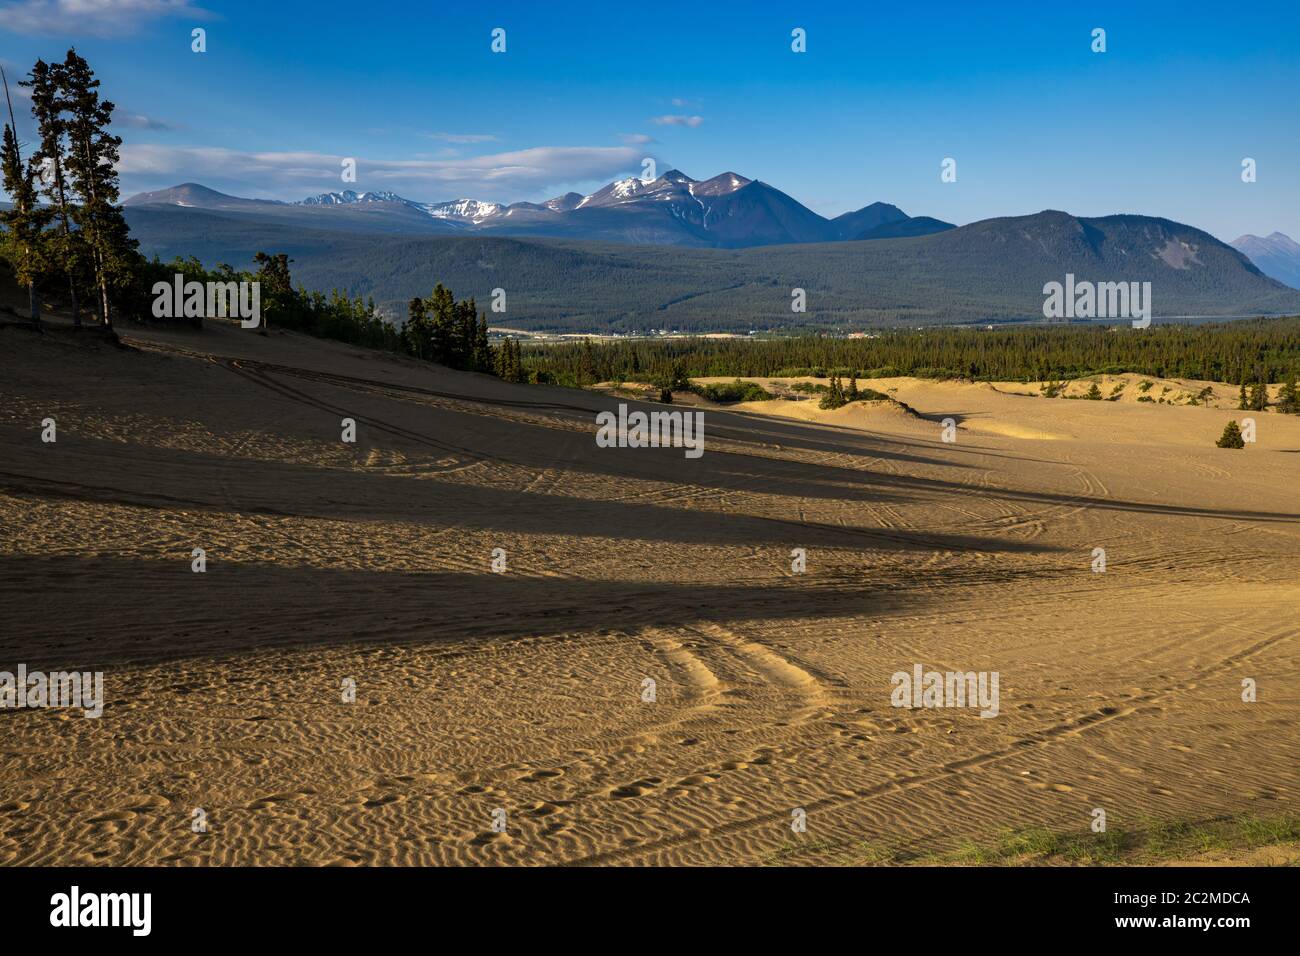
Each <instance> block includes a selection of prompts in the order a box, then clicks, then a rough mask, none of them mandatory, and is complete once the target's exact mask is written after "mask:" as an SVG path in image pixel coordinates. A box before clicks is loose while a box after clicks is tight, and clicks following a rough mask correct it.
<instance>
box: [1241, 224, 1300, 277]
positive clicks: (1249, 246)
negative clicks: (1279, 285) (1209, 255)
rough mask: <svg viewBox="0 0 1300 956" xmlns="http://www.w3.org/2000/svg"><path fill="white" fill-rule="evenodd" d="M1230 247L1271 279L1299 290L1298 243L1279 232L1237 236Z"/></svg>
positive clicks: (1299, 252) (1299, 245)
mask: <svg viewBox="0 0 1300 956" xmlns="http://www.w3.org/2000/svg"><path fill="white" fill-rule="evenodd" d="M1231 245H1232V247H1233V248H1234V249H1236V250H1237V251H1238V252H1241V253H1244V254H1245V255H1246V256H1247V257H1248V258H1249V259H1250V261H1251V262H1253V263H1255V265H1257V266H1258V267H1259V271H1260V272H1262V273H1264V275H1266V276H1268V277H1269V278H1271V279H1276V280H1277V281H1278V282H1284V283H1286V284H1287V285H1289V286H1290V287H1291V288H1293V289H1300V242H1296V241H1295V240H1294V239H1292V238H1291V237H1290V236H1288V235H1286V234H1285V233H1281V232H1274V233H1271V234H1270V235H1267V236H1264V237H1263V238H1261V237H1259V236H1251V235H1245V236H1238V237H1237V238H1236V239H1234V240H1232V242H1231Z"/></svg>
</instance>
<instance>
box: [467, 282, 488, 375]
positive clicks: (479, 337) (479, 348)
mask: <svg viewBox="0 0 1300 956" xmlns="http://www.w3.org/2000/svg"><path fill="white" fill-rule="evenodd" d="M470 301H471V302H473V301H474V300H473V299H471V300H470ZM474 369H475V371H478V372H488V373H489V374H490V373H491V372H492V346H491V345H490V344H489V343H488V325H487V313H486V312H480V313H479V315H478V326H477V328H476V329H475V330H474Z"/></svg>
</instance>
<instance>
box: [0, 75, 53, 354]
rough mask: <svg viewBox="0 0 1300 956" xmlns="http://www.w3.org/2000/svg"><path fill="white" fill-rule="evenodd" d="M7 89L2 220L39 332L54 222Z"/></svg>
mask: <svg viewBox="0 0 1300 956" xmlns="http://www.w3.org/2000/svg"><path fill="white" fill-rule="evenodd" d="M4 88H5V100H6V102H7V103H8V106H9V122H8V123H7V124H5V128H4V142H3V145H0V170H2V171H3V176H4V188H5V192H7V193H8V194H9V200H10V208H9V209H7V210H5V211H4V212H3V213H0V221H3V222H4V224H5V226H6V227H7V232H6V235H5V245H6V249H5V252H6V257H7V258H8V259H9V261H10V262H11V263H12V265H13V268H14V277H15V278H16V279H17V280H18V284H19V285H25V286H27V307H28V310H29V314H30V315H31V319H32V325H33V326H35V327H36V328H38V329H39V328H40V327H41V301H40V294H39V293H38V291H37V288H36V285H37V283H38V282H39V281H40V278H41V274H42V272H44V271H45V268H46V265H47V263H46V235H45V226H46V224H47V223H48V222H49V221H50V216H49V211H48V210H46V209H44V208H42V207H41V205H40V203H39V202H38V196H37V192H36V180H37V177H38V172H37V171H38V169H39V167H38V166H36V165H35V164H28V163H24V162H23V155H22V149H21V147H20V146H19V144H18V133H17V131H16V128H15V125H14V110H13V103H12V102H9V78H8V77H4Z"/></svg>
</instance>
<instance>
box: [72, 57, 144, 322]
mask: <svg viewBox="0 0 1300 956" xmlns="http://www.w3.org/2000/svg"><path fill="white" fill-rule="evenodd" d="M58 78H59V83H60V86H61V88H62V96H61V98H60V102H59V105H60V107H61V108H62V111H63V114H64V116H65V117H66V119H65V121H64V129H65V130H66V132H67V137H68V158H67V171H68V177H69V179H70V181H71V185H72V188H73V190H74V191H75V192H76V193H77V195H78V197H79V198H80V200H81V202H80V203H79V204H78V205H77V206H76V207H75V208H74V210H73V215H72V218H73V220H74V221H75V222H76V223H77V225H78V226H79V227H80V230H81V235H82V236H83V237H84V238H85V241H86V246H87V248H88V249H89V252H90V258H91V263H92V266H93V268H94V272H95V292H96V295H97V297H98V308H99V315H100V321H102V322H103V324H104V326H105V327H106V328H110V329H111V328H112V327H113V298H114V296H115V295H116V294H117V293H118V292H120V291H122V290H125V289H126V288H127V287H128V286H129V285H130V284H131V280H132V277H133V275H134V272H135V266H136V262H137V260H138V258H139V257H138V256H137V255H136V252H135V247H136V241H135V240H134V239H132V238H131V234H130V230H129V229H128V228H127V225H126V218H125V217H124V216H123V215H122V207H121V205H120V203H119V201H118V199H119V190H118V180H117V163H118V147H119V146H121V145H122V140H121V138H120V137H118V136H114V135H113V134H112V133H110V132H109V124H110V123H111V122H112V119H113V109H114V105H113V103H112V102H110V101H109V100H101V99H100V98H99V80H98V79H96V78H95V73H94V71H93V70H91V68H90V64H88V63H87V62H86V61H85V60H84V59H82V58H81V57H80V56H78V55H77V52H76V51H75V50H69V51H68V55H67V57H66V58H65V59H64V61H63V67H62V69H61V71H60V72H59V74H58Z"/></svg>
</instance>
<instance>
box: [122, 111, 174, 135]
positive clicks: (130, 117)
mask: <svg viewBox="0 0 1300 956" xmlns="http://www.w3.org/2000/svg"><path fill="white" fill-rule="evenodd" d="M113 125H114V126H127V127H130V128H131V129H151V130H154V131H159V132H161V131H169V130H174V129H178V128H179V127H177V126H176V125H175V124H174V123H169V122H167V121H166V120H160V119H155V118H154V117H152V116H145V115H144V114H143V113H124V112H122V111H121V110H116V111H114V113H113Z"/></svg>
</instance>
